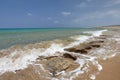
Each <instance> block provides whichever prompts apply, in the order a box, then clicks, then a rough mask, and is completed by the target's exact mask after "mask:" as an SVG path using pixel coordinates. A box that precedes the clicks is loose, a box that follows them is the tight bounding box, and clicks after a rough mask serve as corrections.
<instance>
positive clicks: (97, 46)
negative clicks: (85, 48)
mask: <svg viewBox="0 0 120 80" xmlns="http://www.w3.org/2000/svg"><path fill="white" fill-rule="evenodd" d="M91 46H92V47H96V48H99V47H100V45H97V44H96V45H91Z"/></svg>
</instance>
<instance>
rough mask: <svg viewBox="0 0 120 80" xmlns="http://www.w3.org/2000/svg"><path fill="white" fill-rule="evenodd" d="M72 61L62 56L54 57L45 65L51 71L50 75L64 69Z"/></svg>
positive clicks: (54, 74)
mask: <svg viewBox="0 0 120 80" xmlns="http://www.w3.org/2000/svg"><path fill="white" fill-rule="evenodd" d="M72 64H74V62H73V61H72V60H70V59H67V58H63V57H54V58H51V59H49V60H48V61H47V63H46V66H47V68H48V70H49V71H50V72H51V73H52V76H54V77H55V76H56V73H57V72H60V71H63V70H66V69H67V68H69V67H70V66H71V65H72Z"/></svg>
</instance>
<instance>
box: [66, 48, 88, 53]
mask: <svg viewBox="0 0 120 80" xmlns="http://www.w3.org/2000/svg"><path fill="white" fill-rule="evenodd" d="M64 50H66V51H69V52H75V53H81V54H87V51H86V50H85V49H75V48H68V49H64Z"/></svg>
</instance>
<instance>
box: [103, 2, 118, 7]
mask: <svg viewBox="0 0 120 80" xmlns="http://www.w3.org/2000/svg"><path fill="white" fill-rule="evenodd" d="M119 4H120V0H110V1H108V2H107V4H106V5H105V6H104V7H111V6H115V5H119Z"/></svg>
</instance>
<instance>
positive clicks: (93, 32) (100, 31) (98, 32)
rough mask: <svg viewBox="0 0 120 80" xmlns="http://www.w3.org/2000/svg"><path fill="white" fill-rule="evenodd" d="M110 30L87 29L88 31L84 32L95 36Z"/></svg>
mask: <svg viewBox="0 0 120 80" xmlns="http://www.w3.org/2000/svg"><path fill="white" fill-rule="evenodd" d="M105 31H108V30H99V31H87V32H83V33H88V34H91V35H92V36H94V37H99V36H100V35H102V33H103V32H105Z"/></svg>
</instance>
